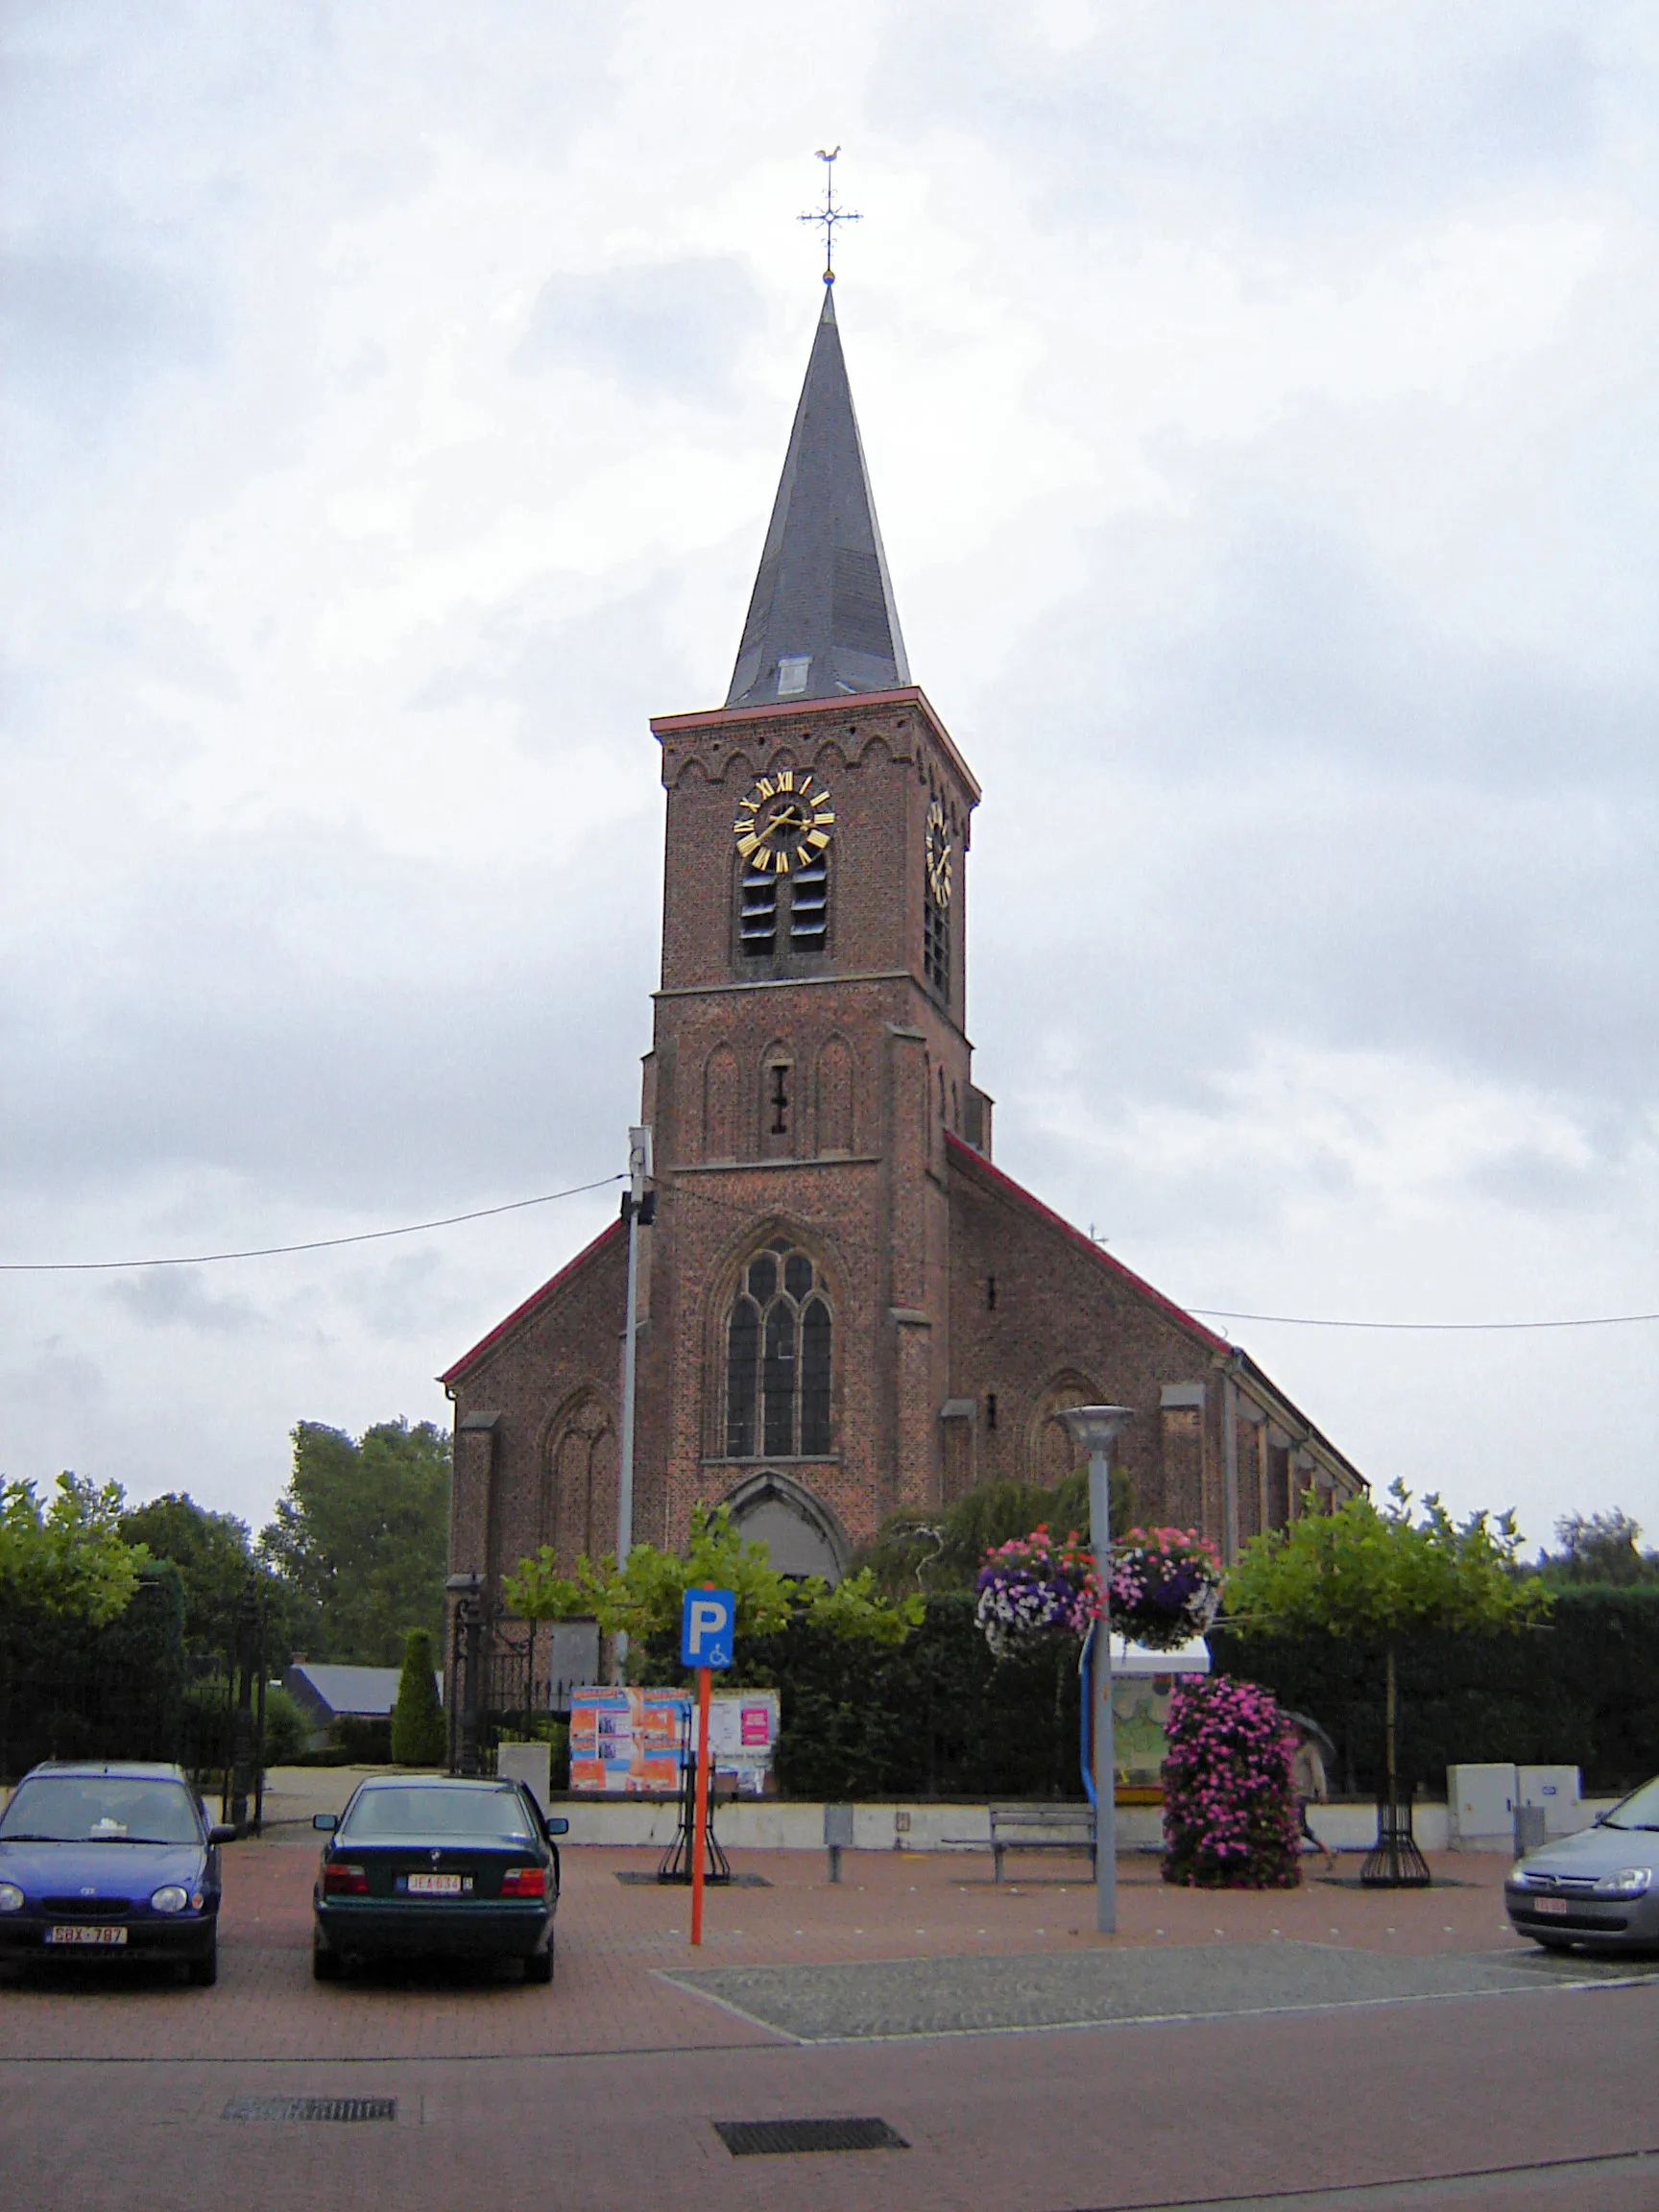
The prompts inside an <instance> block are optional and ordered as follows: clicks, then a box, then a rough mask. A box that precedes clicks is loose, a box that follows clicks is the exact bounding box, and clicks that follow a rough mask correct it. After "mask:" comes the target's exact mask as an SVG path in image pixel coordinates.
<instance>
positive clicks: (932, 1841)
mask: <svg viewBox="0 0 1659 2212" xmlns="http://www.w3.org/2000/svg"><path fill="white" fill-rule="evenodd" d="M1614 1802H1615V1800H1614V1799H1613V1798H1611V1797H1606V1798H1594V1799H1590V1798H1587V1799H1586V1800H1585V1801H1584V1802H1583V1804H1581V1805H1580V1806H1578V1807H1577V1809H1576V1810H1577V1813H1578V1815H1579V1816H1580V1817H1579V1820H1578V1825H1579V1826H1581V1827H1585V1828H1588V1827H1589V1825H1590V1823H1591V1822H1592V1820H1594V1818H1595V1817H1596V1815H1597V1814H1598V1813H1599V1812H1604V1811H1606V1810H1607V1809H1608V1808H1609V1807H1611V1806H1612V1805H1613V1803H1614ZM553 1810H554V1811H555V1812H556V1813H562V1814H564V1815H565V1818H566V1819H567V1820H568V1821H569V1823H570V1834H569V1839H568V1840H569V1841H570V1842H572V1843H612V1844H657V1845H660V1846H666V1845H667V1844H669V1843H671V1842H672V1841H673V1840H674V1829H675V1824H676V1817H677V1814H678V1806H677V1805H647V1804H642V1803H641V1802H640V1801H639V1799H638V1798H637V1797H562V1798H560V1799H558V1800H557V1801H556V1802H555V1804H554V1806H553ZM1308 1820H1309V1825H1310V1827H1311V1829H1312V1830H1313V1833H1314V1834H1315V1835H1316V1836H1317V1837H1318V1838H1319V1839H1320V1841H1321V1842H1323V1843H1328V1844H1329V1845H1330V1846H1331V1848H1332V1850H1333V1851H1368V1850H1369V1849H1370V1848H1371V1846H1372V1844H1373V1843H1374V1842H1375V1841H1376V1840H1377V1808H1376V1806H1375V1805H1374V1804H1373V1803H1371V1802H1370V1801H1369V1800H1368V1799H1367V1800H1366V1801H1364V1802H1363V1803H1354V1804H1343V1805H1315V1806H1313V1807H1312V1809H1311V1810H1310V1813H1309V1815H1308ZM1411 1824H1412V1833H1413V1834H1414V1836H1415V1837H1416V1839H1417V1844H1418V1847H1419V1849H1421V1850H1424V1851H1446V1850H1456V1849H1459V1848H1461V1849H1463V1850H1465V1851H1469V1850H1477V1849H1479V1850H1489V1851H1512V1850H1513V1848H1514V1843H1513V1839H1511V1838H1509V1837H1499V1836H1495V1837H1492V1838H1490V1839H1486V1840H1483V1841H1481V1842H1479V1843H1478V1844H1477V1843H1473V1842H1470V1841H1468V1840H1465V1841H1464V1842H1463V1843H1462V1844H1461V1845H1458V1844H1457V1843H1455V1841H1454V1840H1453V1839H1451V1838H1450V1836H1449V1834H1448V1818H1447V1809H1446V1807H1445V1805H1444V1804H1443V1803H1440V1802H1438V1801H1436V1800H1434V1799H1421V1798H1420V1799H1419V1800H1418V1801H1417V1803H1416V1804H1415V1805H1414V1806H1413V1807H1412V1823H1411ZM715 1831H716V1833H717V1834H718V1836H719V1838H720V1840H721V1842H722V1843H724V1844H725V1845H726V1846H727V1847H728V1849H730V1850H733V1851H778V1850H783V1851H821V1850H822V1849H823V1848H824V1808H823V1806H822V1805H819V1804H806V1803H797V1802H794V1801H792V1800H791V1801H785V1800H781V1799H779V1798H766V1797H761V1798H739V1799H738V1800H737V1801H736V1802H735V1803H733V1804H723V1805H721V1806H719V1807H718V1808H717V1810H716V1815H715ZM1162 1841H1163V1811H1162V1808H1161V1807H1159V1806H1157V1805H1119V1806H1118V1849H1119V1851H1155V1850H1157V1849H1159V1848H1160V1846H1161V1844H1162ZM990 1845H991V1812H990V1807H989V1806H988V1805H927V1804H920V1805H919V1804H910V1805H906V1804H890V1805H855V1806H854V1808H853V1846H854V1850H858V1851H950V1850H960V1851H962V1852H963V1853H964V1855H965V1856H969V1857H972V1856H974V1853H975V1850H977V1852H979V1853H983V1854H985V1855H987V1856H989V1852H990ZM1016 1863H1018V1862H1016Z"/></svg>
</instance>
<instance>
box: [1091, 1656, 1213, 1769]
mask: <svg viewBox="0 0 1659 2212" xmlns="http://www.w3.org/2000/svg"><path fill="white" fill-rule="evenodd" d="M1209 1671H1210V1650H1209V1647H1208V1646H1207V1645H1206V1644H1205V1642H1204V1641H1203V1639H1202V1637H1195V1638H1194V1639H1193V1641H1192V1642H1191V1643H1190V1644H1186V1645H1183V1646H1182V1647H1180V1649H1178V1650H1175V1651H1148V1650H1146V1649H1144V1648H1143V1647H1142V1646H1141V1645H1139V1644H1128V1645H1125V1644H1122V1643H1119V1642H1118V1640H1117V1639H1116V1638H1115V1639H1114V1640H1113V1645H1112V1752H1113V1758H1114V1762H1115V1764H1116V1767H1117V1770H1118V1790H1119V1791H1120V1792H1121V1791H1125V1790H1127V1791H1134V1792H1135V1793H1136V1795H1137V1796H1139V1795H1140V1794H1141V1793H1142V1792H1144V1793H1146V1794H1148V1795H1156V1796H1162V1794H1163V1782H1164V1761H1165V1758H1166V1755H1167V1753H1168V1749H1169V1744H1168V1740H1167V1739H1166V1736H1165V1733H1164V1723H1165V1721H1166V1719H1167V1718H1168V1713H1169V1693H1170V1692H1171V1691H1172V1690H1173V1689H1174V1687H1175V1685H1176V1683H1177V1682H1178V1681H1179V1680H1180V1678H1181V1677H1182V1675H1184V1674H1207V1673H1208V1672H1209ZM1119 1802H1121V1797H1120V1798H1119Z"/></svg>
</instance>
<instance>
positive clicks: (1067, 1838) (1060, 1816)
mask: <svg viewBox="0 0 1659 2212" xmlns="http://www.w3.org/2000/svg"><path fill="white" fill-rule="evenodd" d="M1004 1851H1074V1852H1081V1851H1086V1852H1087V1853H1088V1854H1089V1863H1090V1864H1091V1865H1093V1864H1094V1807H1093V1806H1092V1805H993V1806H992V1808H991V1855H992V1858H993V1859H994V1860H995V1861H996V1873H995V1875H994V1876H993V1879H994V1880H995V1881H998V1882H1000V1881H1001V1879H1002V1854H1003V1852H1004Z"/></svg>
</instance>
